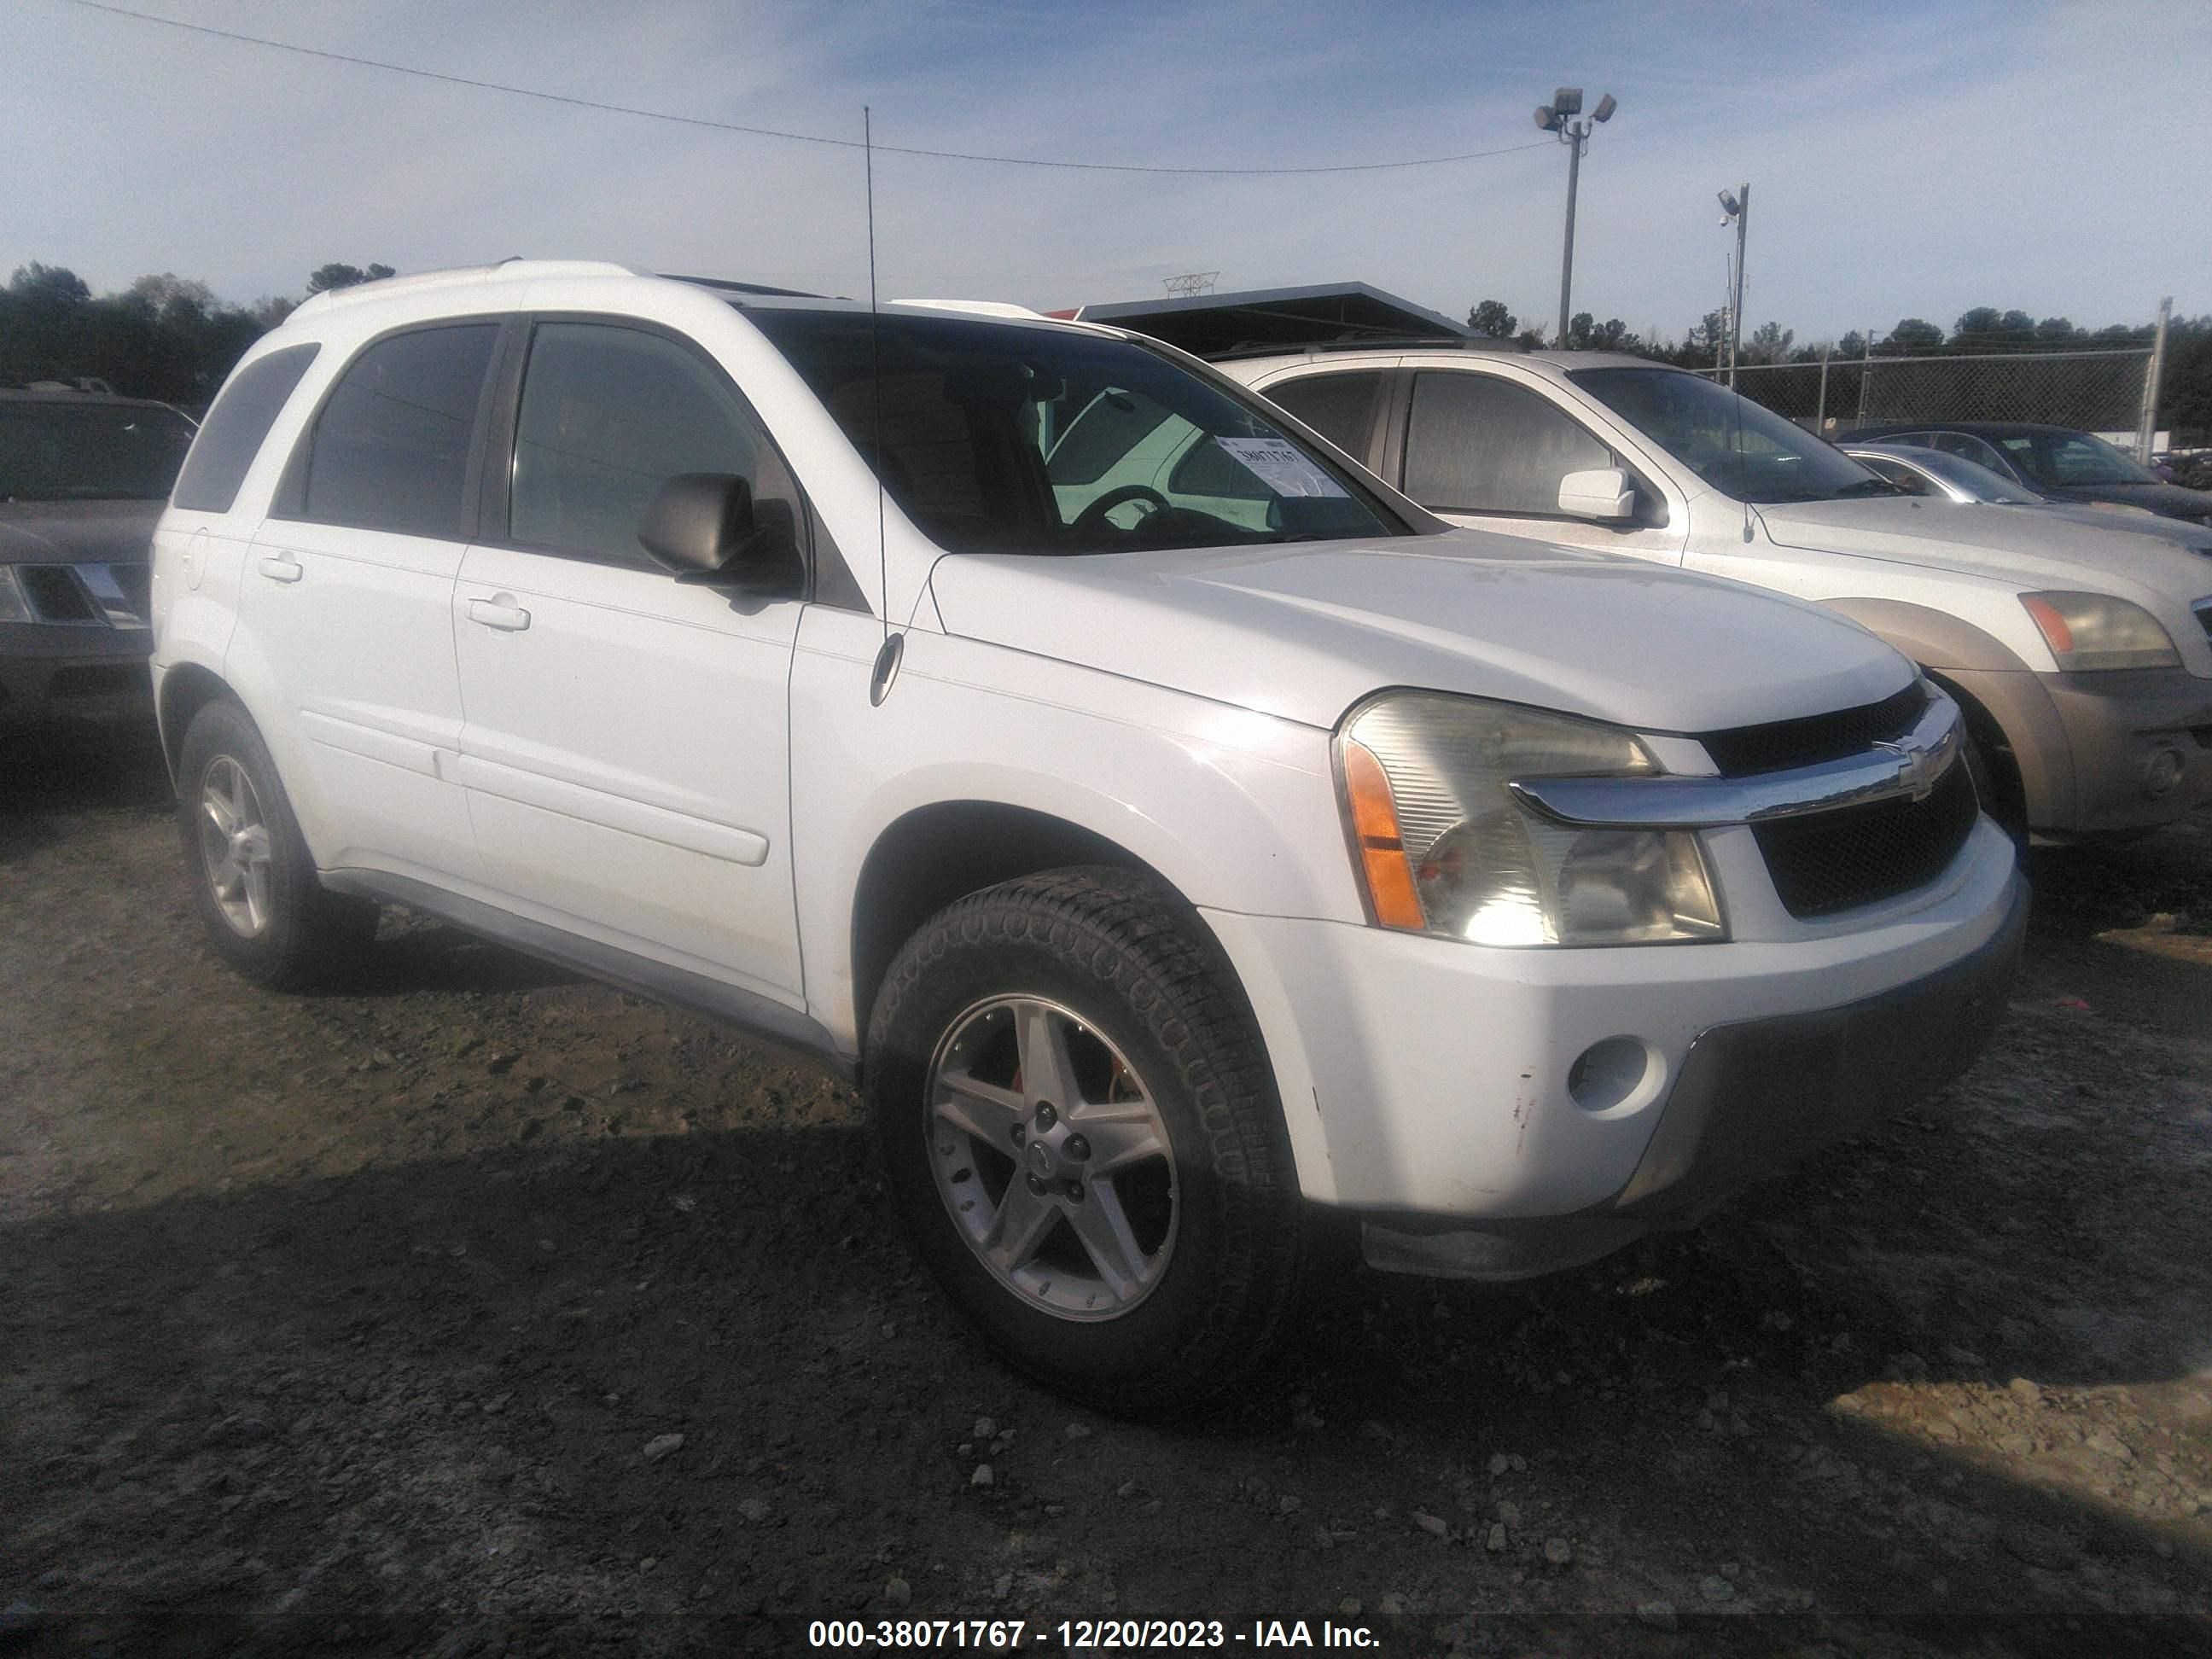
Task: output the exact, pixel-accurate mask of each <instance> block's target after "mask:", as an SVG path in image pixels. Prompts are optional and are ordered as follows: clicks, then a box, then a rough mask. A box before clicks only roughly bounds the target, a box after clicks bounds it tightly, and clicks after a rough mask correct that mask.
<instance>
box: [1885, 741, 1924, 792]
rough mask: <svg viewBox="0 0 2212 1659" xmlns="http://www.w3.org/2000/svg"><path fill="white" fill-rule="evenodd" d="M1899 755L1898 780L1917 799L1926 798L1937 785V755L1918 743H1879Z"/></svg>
mask: <svg viewBox="0 0 2212 1659" xmlns="http://www.w3.org/2000/svg"><path fill="white" fill-rule="evenodd" d="M1875 748H1877V749H1887V750H1889V752H1890V753H1891V754H1893V755H1894V756H1896V757H1897V781H1899V783H1901V784H1903V785H1904V786H1905V787H1906V788H1907V789H1910V790H1911V792H1912V799H1915V800H1926V799H1928V797H1929V793H1931V792H1932V791H1933V790H1934V789H1935V787H1936V756H1935V754H1934V752H1933V751H1932V750H1927V749H1923V748H1921V747H1920V746H1919V745H1918V744H1910V743H1877V744H1875Z"/></svg>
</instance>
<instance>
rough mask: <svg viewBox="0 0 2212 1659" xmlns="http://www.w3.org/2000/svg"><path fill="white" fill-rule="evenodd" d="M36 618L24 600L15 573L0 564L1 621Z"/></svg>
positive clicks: (19, 620) (23, 620)
mask: <svg viewBox="0 0 2212 1659" xmlns="http://www.w3.org/2000/svg"><path fill="white" fill-rule="evenodd" d="M34 620H36V619H35V618H34V617H33V616H32V615H31V607H30V606H29V605H27V604H26V603H25V602H24V599H23V589H22V586H21V584H20V583H18V582H17V581H16V580H15V572H14V571H13V570H11V569H10V568H9V567H8V566H6V565H4V564H0V623H11V622H32V621H34Z"/></svg>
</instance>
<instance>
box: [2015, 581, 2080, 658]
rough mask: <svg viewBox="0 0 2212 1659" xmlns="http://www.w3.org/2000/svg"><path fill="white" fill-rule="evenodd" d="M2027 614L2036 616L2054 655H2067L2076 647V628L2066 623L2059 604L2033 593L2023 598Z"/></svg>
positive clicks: (2036, 621) (2037, 624)
mask: <svg viewBox="0 0 2212 1659" xmlns="http://www.w3.org/2000/svg"><path fill="white" fill-rule="evenodd" d="M2021 604H2022V605H2026V606H2027V614H2028V615H2029V616H2031V617H2034V618H2035V625H2036V626H2037V627H2038V628H2039V629H2042V630H2043V637H2044V638H2045V640H2046V641H2049V642H2050V645H2051V653H2052V654H2053V655H2054V656H2060V657H2063V656H2067V655H2069V654H2070V653H2072V651H2073V649H2074V630H2073V629H2070V628H2069V627H2068V626H2067V625H2066V618H2065V617H2064V616H2063V615H2062V614H2061V613H2060V611H2059V609H2058V607H2057V605H2053V604H2051V602H2050V601H2049V600H2048V599H2037V598H2036V597H2035V596H2034V595H2033V594H2029V595H2028V596H2027V597H2026V598H2025V599H2021Z"/></svg>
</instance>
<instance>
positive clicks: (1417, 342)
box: [1203, 334, 1528, 363]
mask: <svg viewBox="0 0 2212 1659" xmlns="http://www.w3.org/2000/svg"><path fill="white" fill-rule="evenodd" d="M1527 350H1528V347H1527V346H1525V345H1522V343H1521V342H1520V341H1518V340H1494V339H1490V338H1487V337H1482V336H1478V335H1466V334H1370V335H1366V336H1364V337H1353V338H1350V339H1342V340H1276V341H1273V342H1272V343H1270V342H1267V341H1255V342H1253V343H1251V344H1249V345H1239V346H1231V348H1230V349H1228V350H1226V351H1209V352H1206V353H1204V354H1203V355H1204V356H1205V357H1206V360H1207V361H1208V362H1217V363H1218V362H1228V361H1229V360H1231V358H1236V357H1290V356H1318V355H1319V354H1321V353H1322V352H1325V351H1502V352H1512V353H1523V352H1526V351H1527Z"/></svg>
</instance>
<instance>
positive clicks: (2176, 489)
mask: <svg viewBox="0 0 2212 1659" xmlns="http://www.w3.org/2000/svg"><path fill="white" fill-rule="evenodd" d="M2035 487H2036V488H2037V489H2039V490H2041V491H2042V492H2043V493H2044V494H2045V495H2052V496H2056V497H2057V499H2058V500H2060V501H2118V502H2119V503H2120V504H2121V505H2122V506H2124V507H2148V508H2149V509H2150V510H2151V511H2152V512H2154V513H2159V514H2161V515H2162V516H2164V517H2166V518H2169V519H2191V520H2195V521H2196V522H2197V523H2198V524H2212V489H2189V488H2188V487H2187V486H2186V485H2184V484H2174V483H2141V484H2133V483H2118V484H2046V483H2039V484H2038V485H2036V486H2035Z"/></svg>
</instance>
